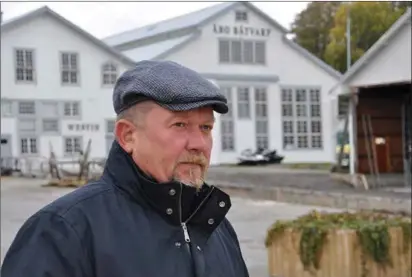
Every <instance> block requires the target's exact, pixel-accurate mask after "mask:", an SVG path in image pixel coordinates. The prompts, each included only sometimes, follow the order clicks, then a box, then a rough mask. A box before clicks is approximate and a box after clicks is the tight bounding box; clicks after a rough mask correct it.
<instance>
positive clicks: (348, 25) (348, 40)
mask: <svg viewBox="0 0 412 277" xmlns="http://www.w3.org/2000/svg"><path fill="white" fill-rule="evenodd" d="M350 4H351V3H350V2H347V5H348V8H347V11H346V72H348V71H349V68H350V67H351V58H352V57H351V31H350V28H351V20H350ZM349 93H350V95H349V101H348V110H347V111H346V118H345V125H344V127H343V135H344V138H343V139H342V141H341V144H340V149H339V157H338V172H339V171H341V167H342V159H343V150H344V146H345V141H346V138H347V137H349V132H348V127H349V118H350V114H351V110H352V104H353V103H352V98H353V97H352V91H350V92H349ZM338 101H339V100H338ZM350 152H351V153H352V152H353V151H352V149H351V151H350ZM353 158H354V157H352V155H349V161H350V163H352V162H351V160H352V159H353Z"/></svg>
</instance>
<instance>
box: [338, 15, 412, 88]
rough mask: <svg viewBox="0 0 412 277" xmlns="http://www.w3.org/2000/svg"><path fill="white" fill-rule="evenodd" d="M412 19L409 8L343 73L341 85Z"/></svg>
mask: <svg viewBox="0 0 412 277" xmlns="http://www.w3.org/2000/svg"><path fill="white" fill-rule="evenodd" d="M410 21H411V9H410V8H408V10H407V11H406V12H405V13H404V14H403V15H402V16H401V17H400V18H399V19H398V20H397V21H396V22H395V23H394V24H393V25H392V26H391V27H390V28H389V29H388V30H387V31H386V32H385V33H384V34H383V35H382V36H381V37H380V38H379V39H378V41H377V42H375V44H374V45H372V47H371V48H370V49H369V50H368V51H367V52H366V53H365V54H364V55H363V56H362V57H361V58H360V59H359V60H357V61H356V63H355V64H353V66H352V67H351V68H350V69H349V70H348V71H347V72H346V73H345V74H344V75H343V77H342V81H341V85H345V84H347V83H348V82H349V81H350V80H351V79H352V78H353V77H354V76H355V74H356V72H358V71H359V70H360V69H361V68H362V67H363V66H364V65H366V64H367V62H368V61H369V60H370V59H372V58H373V57H375V56H376V54H377V53H378V52H380V51H381V50H382V48H383V47H385V46H387V45H388V44H389V43H390V39H391V38H392V37H393V36H394V35H396V34H397V32H398V31H399V30H400V29H401V28H402V27H403V26H404V25H405V24H407V23H410Z"/></svg>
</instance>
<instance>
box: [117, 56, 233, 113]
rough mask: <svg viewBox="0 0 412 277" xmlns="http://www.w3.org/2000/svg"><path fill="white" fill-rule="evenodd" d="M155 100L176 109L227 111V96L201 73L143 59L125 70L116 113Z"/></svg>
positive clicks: (171, 63)
mask: <svg viewBox="0 0 412 277" xmlns="http://www.w3.org/2000/svg"><path fill="white" fill-rule="evenodd" d="M144 100H153V101H155V102H156V103H157V104H159V105H160V106H162V107H164V108H166V109H168V110H172V111H187V110H191V109H196V108H200V107H205V106H211V107H213V109H214V110H215V111H216V112H218V113H227V112H228V110H229V108H228V106H227V99H226V97H225V96H224V95H223V94H222V93H221V92H220V90H219V88H218V87H217V86H215V85H214V84H212V83H211V82H209V81H208V80H206V79H205V78H204V77H202V76H201V75H200V74H199V73H197V72H195V71H193V70H191V69H189V68H187V67H184V66H182V65H180V64H177V63H175V62H171V61H141V62H138V63H137V64H136V66H135V67H134V68H132V69H130V70H128V71H126V72H125V73H123V74H122V75H121V76H120V77H119V79H118V80H117V82H116V85H115V87H114V91H113V107H114V110H115V112H116V114H119V113H120V112H121V111H123V110H125V109H127V108H129V107H131V106H132V105H134V104H136V103H138V102H141V101H144Z"/></svg>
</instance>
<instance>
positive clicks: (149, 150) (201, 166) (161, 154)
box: [129, 105, 214, 188]
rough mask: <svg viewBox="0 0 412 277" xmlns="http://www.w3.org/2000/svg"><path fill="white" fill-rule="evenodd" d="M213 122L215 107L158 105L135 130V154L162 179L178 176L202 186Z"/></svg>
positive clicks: (149, 171) (157, 177) (144, 168)
mask: <svg viewBox="0 0 412 277" xmlns="http://www.w3.org/2000/svg"><path fill="white" fill-rule="evenodd" d="M213 125H214V116H213V109H212V108H209V107H205V108H199V109H195V110H191V111H186V112H172V111H169V110H167V109H164V108H162V107H160V106H158V105H154V107H153V108H152V109H151V110H150V111H149V112H148V113H147V114H146V117H145V119H144V122H143V124H142V127H137V128H135V129H134V130H133V134H132V138H133V139H131V140H130V141H131V144H132V145H131V146H130V147H131V152H132V153H131V154H132V157H133V159H134V161H135V162H136V164H137V165H138V166H139V167H140V168H141V169H142V170H143V171H145V172H146V173H147V174H149V175H150V176H152V177H153V178H155V179H156V180H157V181H158V182H168V181H171V180H176V181H179V182H182V183H183V184H185V185H189V186H194V187H196V188H200V187H201V186H202V185H203V180H204V178H205V174H206V171H207V168H208V166H209V161H210V155H211V150H212V146H213V139H212V128H213ZM129 152H130V151H129Z"/></svg>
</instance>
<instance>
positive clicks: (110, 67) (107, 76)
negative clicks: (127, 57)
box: [102, 63, 117, 85]
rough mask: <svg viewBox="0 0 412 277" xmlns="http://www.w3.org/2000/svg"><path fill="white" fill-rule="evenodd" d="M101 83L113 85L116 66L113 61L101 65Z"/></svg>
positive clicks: (115, 77)
mask: <svg viewBox="0 0 412 277" xmlns="http://www.w3.org/2000/svg"><path fill="white" fill-rule="evenodd" d="M102 79H103V85H114V84H115V83H116V80H117V67H116V65H114V64H113V63H105V64H104V65H103V66H102Z"/></svg>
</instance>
